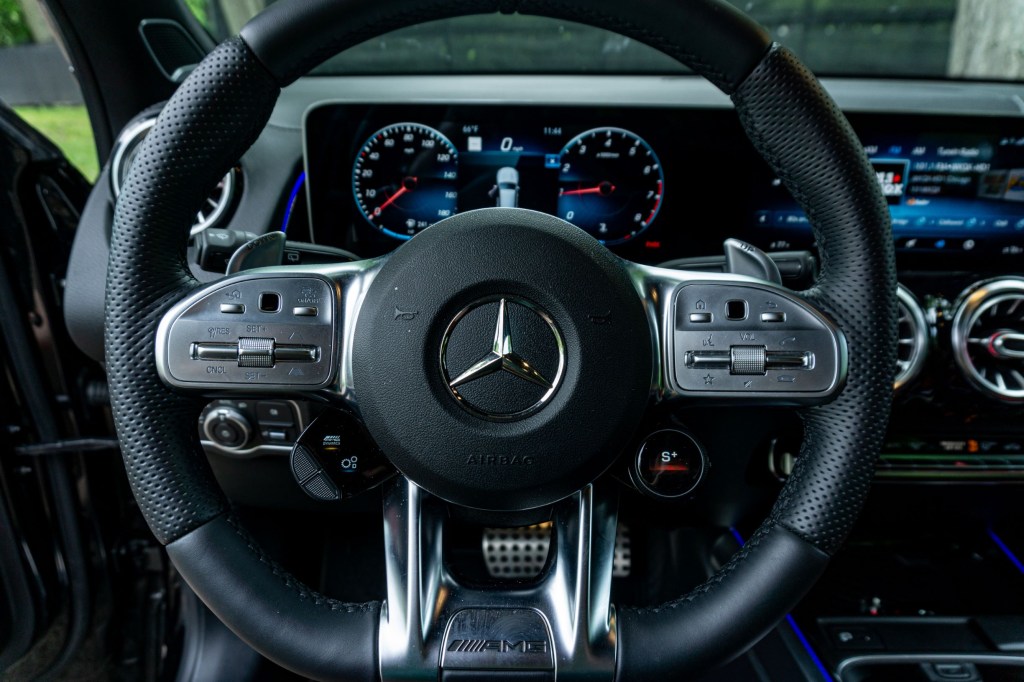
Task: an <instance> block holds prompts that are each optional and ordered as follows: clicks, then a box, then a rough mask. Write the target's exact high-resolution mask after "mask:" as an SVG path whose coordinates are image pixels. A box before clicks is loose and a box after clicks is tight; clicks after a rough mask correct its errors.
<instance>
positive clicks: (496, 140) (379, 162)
mask: <svg viewBox="0 0 1024 682" xmlns="http://www.w3.org/2000/svg"><path fill="white" fill-rule="evenodd" d="M562 130H563V129H562V128H561V127H558V126H555V127H544V128H543V129H542V130H541V131H540V138H539V139H540V142H535V141H534V136H533V135H531V132H532V131H530V130H529V129H520V130H508V129H506V130H503V131H501V132H500V133H498V134H492V135H483V134H479V133H480V132H481V131H480V129H479V128H478V127H477V126H474V125H466V126H463V127H462V130H461V133H462V135H461V136H460V140H459V141H460V142H462V144H461V145H459V146H456V144H454V143H453V142H452V141H451V140H450V139H449V138H448V137H447V136H446V135H445V134H444V133H442V132H440V131H438V130H436V129H434V128H431V127H430V126H427V125H424V124H421V123H394V124H391V125H388V126H385V127H384V128H381V129H380V130H378V131H376V132H375V133H373V134H372V135H371V136H370V137H369V139H367V140H366V142H365V143H364V144H363V146H362V148H361V149H360V150H359V153H358V154H357V155H356V158H355V162H354V163H353V167H352V190H353V193H354V196H355V200H356V204H357V205H358V207H359V211H360V213H361V214H362V216H363V218H365V219H366V221H367V223H369V224H370V225H371V226H373V227H374V228H376V229H378V230H380V231H381V232H383V233H384V234H387V235H389V236H392V237H396V238H399V239H408V238H410V237H412V236H413V235H415V234H416V233H417V232H419V231H420V230H423V229H425V228H427V227H430V226H431V225H432V224H434V223H435V222H437V221H439V220H443V219H444V218H447V217H448V216H451V215H454V214H455V213H457V212H459V211H460V210H463V211H465V210H470V209H474V208H484V207H487V206H498V207H505V208H531V209H535V210H538V211H544V212H546V213H553V214H555V215H557V216H559V217H561V218H564V219H565V220H567V221H569V222H571V223H573V224H575V225H576V226H578V227H580V228H582V229H584V230H586V231H587V232H590V233H591V234H592V235H594V237H596V238H597V239H598V240H600V241H601V242H602V243H605V244H608V245H615V244H620V243H622V242H624V241H626V240H628V239H632V238H634V237H636V236H637V235H638V234H640V233H641V232H643V231H644V230H645V229H647V227H649V226H650V225H651V223H653V222H654V219H655V218H656V217H657V215H658V209H659V207H660V206H661V200H662V193H663V190H664V186H665V178H664V175H663V173H662V169H661V164H660V163H659V161H658V157H657V155H656V154H655V153H654V150H652V149H651V147H650V145H648V144H647V143H646V142H645V141H644V140H643V139H642V138H640V136H638V135H637V134H636V133H632V132H630V131H628V130H625V129H622V128H613V127H601V128H594V129H592V130H587V131H585V132H583V133H580V134H579V135H577V136H575V137H573V138H572V139H571V140H569V142H568V143H566V144H565V145H564V146H562V147H561V148H560V149H559V150H558V151H557V152H550V151H549V150H550V149H554V148H555V147H554V145H555V144H556V143H558V142H559V138H560V137H562ZM517 140H518V142H517Z"/></svg>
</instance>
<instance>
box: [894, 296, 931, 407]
mask: <svg viewBox="0 0 1024 682" xmlns="http://www.w3.org/2000/svg"><path fill="white" fill-rule="evenodd" d="M896 295H897V297H898V299H899V311H900V318H899V329H898V334H899V346H898V348H897V351H896V381H895V384H894V386H895V388H896V390H897V391H898V390H900V389H901V388H903V387H904V386H906V385H907V384H909V383H910V382H911V381H913V380H914V378H915V377H917V375H918V374H920V373H921V368H922V367H924V358H925V356H926V355H927V354H928V322H927V321H926V319H925V316H924V309H922V308H921V304H920V303H918V302H917V298H916V297H915V296H914V294H912V293H910V290H909V289H907V288H906V287H904V286H903V285H902V284H901V285H899V287H898V288H897V290H896Z"/></svg>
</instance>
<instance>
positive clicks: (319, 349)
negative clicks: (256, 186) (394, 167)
mask: <svg viewBox="0 0 1024 682" xmlns="http://www.w3.org/2000/svg"><path fill="white" fill-rule="evenodd" d="M384 260H385V259H376V260H366V261H357V262H353V263H344V264H340V265H323V266H281V267H271V268H263V269H260V270H252V271H245V272H242V273H239V274H236V275H233V276H229V277H225V278H223V279H220V280H217V281H216V282H213V283H211V284H208V285H206V286H203V287H201V288H198V289H195V290H193V291H192V292H190V293H189V295H188V296H187V297H186V298H184V299H183V300H182V301H180V302H179V303H177V304H175V305H174V306H173V307H172V308H171V309H170V310H168V311H167V313H166V314H164V316H163V318H162V320H161V322H160V324H159V327H158V329H157V334H156V361H157V371H158V373H159V375H160V378H161V379H162V380H163V381H164V383H166V384H167V385H169V386H173V387H174V388H177V389H183V390H186V391H197V392H201V393H203V394H208V395H231V394H244V395H246V396H254V395H265V394H281V393H290V394H318V395H320V396H322V397H326V398H328V399H331V400H334V401H344V402H348V403H351V402H353V396H352V393H351V371H350V369H346V368H350V366H351V364H350V363H348V362H347V358H348V354H347V353H345V349H346V348H347V347H349V345H350V344H349V343H348V341H350V338H351V334H352V331H353V329H354V325H355V319H356V317H357V316H358V312H359V307H360V305H361V303H362V298H363V294H364V293H365V291H366V288H367V287H368V286H369V284H370V282H371V281H372V280H373V277H374V276H375V274H376V273H377V271H378V270H379V268H380V266H381V264H382V263H383V262H384Z"/></svg>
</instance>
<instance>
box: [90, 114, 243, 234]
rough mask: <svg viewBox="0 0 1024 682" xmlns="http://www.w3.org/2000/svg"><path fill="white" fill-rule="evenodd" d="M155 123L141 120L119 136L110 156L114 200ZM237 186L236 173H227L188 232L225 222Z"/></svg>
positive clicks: (195, 231)
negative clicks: (144, 139) (143, 141)
mask: <svg viewBox="0 0 1024 682" xmlns="http://www.w3.org/2000/svg"><path fill="white" fill-rule="evenodd" d="M155 123H156V117H155V116H152V117H149V118H143V119H140V120H137V121H135V122H134V123H130V124H129V125H128V126H127V127H126V128H125V129H124V130H123V131H121V134H120V135H118V137H117V142H115V143H114V151H113V153H112V154H111V155H110V185H111V189H112V190H113V192H114V198H115V199H117V197H118V195H120V194H121V187H123V186H124V181H125V180H126V179H127V178H128V171H129V170H131V167H132V161H134V160H135V155H136V154H137V153H138V151H139V146H140V144H141V143H142V140H143V138H145V137H146V134H147V133H148V132H149V131H150V130H151V129H152V128H153V124H155ZM236 184H237V183H236V181H235V171H234V170H230V171H228V173H227V175H225V176H224V177H223V178H221V180H220V182H218V183H217V186H216V187H214V188H213V189H212V191H211V192H210V194H209V195H208V196H207V197H206V199H205V200H204V201H203V205H202V207H200V209H199V211H198V212H197V213H196V221H195V222H194V223H193V224H192V231H191V235H192V236H193V237H194V236H196V235H197V234H199V233H200V232H202V231H203V230H205V229H206V228H208V227H213V226H215V225H217V224H218V223H220V222H221V220H223V219H224V217H225V216H226V215H227V213H228V209H229V208H231V203H232V201H233V200H234V198H235V189H236Z"/></svg>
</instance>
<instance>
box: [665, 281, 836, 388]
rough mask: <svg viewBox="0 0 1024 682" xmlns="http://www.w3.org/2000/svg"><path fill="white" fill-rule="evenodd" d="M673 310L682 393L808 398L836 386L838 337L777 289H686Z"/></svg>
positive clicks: (679, 292) (699, 285) (714, 285)
mask: <svg viewBox="0 0 1024 682" xmlns="http://www.w3.org/2000/svg"><path fill="white" fill-rule="evenodd" d="M674 310H675V315H674V324H675V328H674V330H673V333H672V343H673V346H672V355H673V360H674V364H675V368H674V377H675V381H676V384H677V387H678V389H680V390H681V391H682V392H684V393H687V392H699V393H702V394H708V393H711V394H719V393H720V394H728V395H736V394H749V395H750V396H752V397H754V396H757V395H761V394H772V395H775V394H786V397H800V396H806V397H808V398H813V397H815V396H817V397H827V396H828V395H831V394H832V393H833V392H834V391H835V390H836V389H837V388H838V387H839V386H841V385H842V378H843V376H842V374H843V371H844V368H845V358H843V353H844V352H845V347H844V344H843V342H842V335H841V332H839V330H838V329H836V328H835V327H834V326H833V325H832V324H831V323H829V322H828V321H827V320H826V319H824V318H823V317H822V316H820V315H819V314H817V313H816V312H814V311H813V310H812V309H810V308H809V307H808V306H807V305H806V304H804V303H803V302H801V301H800V300H799V299H797V298H795V297H793V296H791V295H788V294H785V293H783V292H780V291H779V290H778V289H775V288H772V287H767V286H766V287H763V288H762V287H759V286H757V285H753V284H751V285H740V284H721V283H711V282H707V283H693V284H687V285H684V286H682V287H680V288H679V289H678V290H677V292H676V297H675V308H674Z"/></svg>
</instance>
